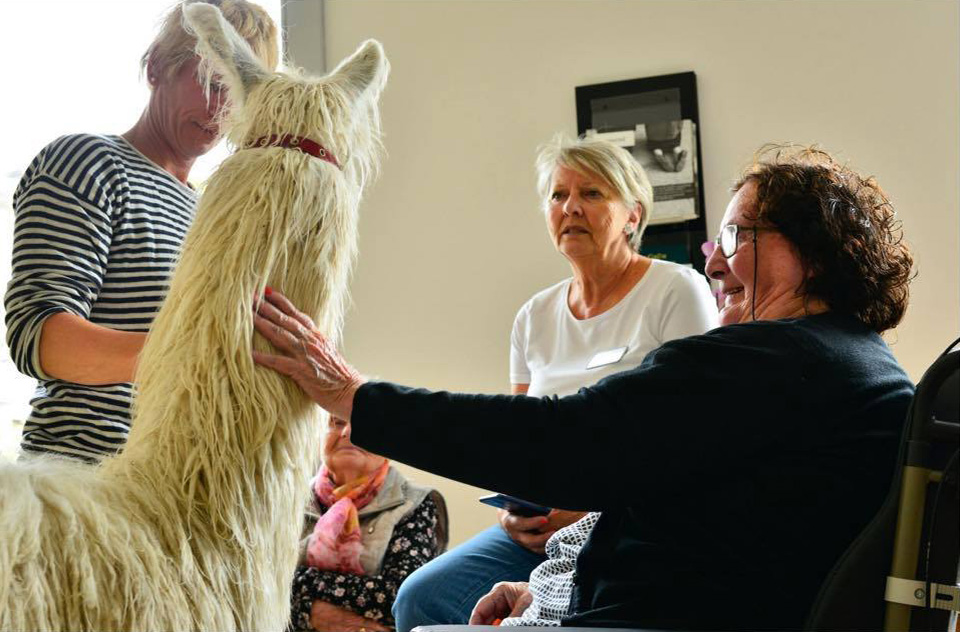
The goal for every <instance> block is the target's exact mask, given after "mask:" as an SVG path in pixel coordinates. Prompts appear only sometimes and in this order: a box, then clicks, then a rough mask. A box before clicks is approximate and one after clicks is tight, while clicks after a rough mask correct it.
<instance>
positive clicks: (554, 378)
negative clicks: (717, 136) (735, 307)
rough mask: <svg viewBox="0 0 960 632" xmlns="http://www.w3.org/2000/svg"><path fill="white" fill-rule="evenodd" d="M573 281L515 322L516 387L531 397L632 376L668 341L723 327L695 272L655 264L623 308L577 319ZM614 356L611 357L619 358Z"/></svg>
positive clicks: (539, 297)
mask: <svg viewBox="0 0 960 632" xmlns="http://www.w3.org/2000/svg"><path fill="white" fill-rule="evenodd" d="M571 281H572V279H566V280H564V281H561V282H560V283H557V284H556V285H554V286H552V287H549V288H547V289H545V290H543V291H541V292H538V293H537V294H535V295H534V296H533V298H531V299H530V300H529V301H527V302H526V303H525V304H524V305H523V307H521V308H520V311H519V312H517V318H516V320H514V323H513V333H512V334H511V337H510V382H511V383H512V384H529V385H530V389H529V390H528V391H527V394H528V395H530V396H532V397H542V396H544V395H558V396H561V397H562V396H564V395H570V394H572V393H576V392H577V391H578V390H579V389H580V388H581V387H584V386H589V385H591V384H595V383H597V382H598V381H600V380H601V379H602V378H604V377H607V376H608V375H613V374H614V373H619V372H621V371H626V370H628V369H632V368H634V367H636V366H638V365H639V364H640V362H641V361H642V360H643V358H644V356H646V355H647V354H648V353H649V352H650V351H652V350H653V349H656V348H657V347H659V346H660V345H662V344H663V343H664V342H667V341H669V340H673V339H675V338H683V337H685V336H693V335H696V334H702V333H704V332H706V331H709V330H710V329H713V328H714V327H717V326H718V324H719V322H718V316H717V306H716V301H715V300H714V298H713V296H712V295H711V293H710V286H709V284H708V283H707V280H706V278H704V276H703V275H702V274H700V273H699V272H697V271H696V270H693V269H692V268H688V267H686V266H682V265H679V264H676V263H671V262H669V261H662V260H658V259H654V260H652V262H651V265H650V268H649V269H647V272H646V274H644V275H643V277H642V278H641V279H640V280H639V281H638V282H637V284H636V285H635V286H633V289H631V290H630V292H629V293H627V295H626V296H624V297H623V298H622V299H620V302H619V303H617V304H616V305H614V306H613V307H612V308H610V309H608V310H607V311H605V312H604V313H602V314H599V315H597V316H594V317H592V318H586V319H584V320H577V319H576V318H574V316H573V314H571V313H570V308H569V307H568V306H567V294H568V292H569V289H570V283H571ZM623 347H626V352H625V353H624V354H623V356H622V357H621V358H620V359H619V360H618V361H616V362H613V363H611V364H606V365H604V366H599V367H597V368H592V369H588V368H587V364H588V363H589V362H590V361H591V359H593V358H594V356H596V355H597V353H599V352H602V351H614V350H616V349H621V348H623ZM618 354H619V352H614V353H613V354H611V355H614V356H615V355H618Z"/></svg>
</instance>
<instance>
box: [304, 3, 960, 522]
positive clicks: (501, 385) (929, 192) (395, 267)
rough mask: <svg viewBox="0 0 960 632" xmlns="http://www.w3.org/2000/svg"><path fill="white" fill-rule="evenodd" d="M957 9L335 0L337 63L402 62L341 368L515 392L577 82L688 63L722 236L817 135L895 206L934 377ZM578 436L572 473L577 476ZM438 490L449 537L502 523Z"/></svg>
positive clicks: (940, 325)
mask: <svg viewBox="0 0 960 632" xmlns="http://www.w3.org/2000/svg"><path fill="white" fill-rule="evenodd" d="M958 17H960V16H958V3H957V2H956V1H954V0H942V1H936V0H931V1H924V0H906V1H892V0H889V1H866V0H855V1H837V0H829V1H797V0H794V1H791V2H785V1H738V0H724V1H715V0H703V1H677V0H670V1H649V2H641V1H633V2H631V1H615V2H611V1H603V0H591V1H583V0H581V1H560V2H545V1H536V0H526V1H524V0H510V1H490V2H480V1H474V2H420V1H417V2H414V1H403V0H386V1H373V0H367V1H365V2H348V1H346V0H329V1H328V2H327V5H326V15H325V22H326V24H325V34H326V56H327V62H328V64H329V65H330V66H332V65H334V64H335V63H336V62H337V61H338V60H340V59H341V58H342V57H344V56H345V55H347V54H348V53H350V52H351V51H352V50H353V49H354V48H355V47H356V46H357V45H358V43H359V42H360V41H362V40H363V39H365V38H368V37H374V38H377V39H379V40H380V41H381V42H382V43H383V44H384V47H385V49H386V51H387V54H388V56H389V57H390V61H391V63H392V65H393V71H392V74H391V78H390V83H389V85H388V87H387V92H386V94H385V96H384V99H383V120H384V127H385V130H386V134H387V136H386V146H387V150H388V152H389V158H388V159H387V161H386V163H385V165H384V171H383V176H382V177H381V179H380V181H379V182H378V183H377V185H376V186H375V187H374V188H373V189H372V190H371V191H370V193H369V196H368V198H367V200H366V202H365V203H364V204H363V206H362V211H361V212H362V220H361V244H360V248H361V250H360V252H361V255H360V259H359V263H358V266H357V270H356V275H355V280H354V284H353V299H354V307H353V309H352V311H351V313H350V314H349V317H348V321H347V322H348V324H347V330H346V343H345V345H346V351H347V356H348V357H349V359H350V360H351V361H353V362H354V363H356V364H357V365H358V367H359V368H360V370H362V371H364V372H367V373H368V374H372V375H374V376H379V377H381V378H384V379H389V380H393V381H398V382H401V383H406V384H410V385H417V386H425V387H430V388H445V389H451V390H463V391H480V392H503V391H505V390H506V389H507V388H508V384H507V382H508V380H507V353H508V334H509V331H510V326H511V324H512V321H513V316H514V313H515V311H516V309H517V308H518V307H519V306H520V305H521V303H522V302H523V301H524V300H526V299H527V298H528V297H529V296H530V295H531V294H532V293H533V292H534V291H536V290H537V289H539V288H542V287H544V286H546V285H548V284H550V283H552V282H554V281H556V280H558V279H559V278H561V277H563V276H564V275H566V274H567V272H568V269H567V267H566V264H565V261H564V260H563V259H562V258H561V257H560V256H559V255H558V254H557V253H556V252H554V250H553V249H552V247H551V245H550V244H549V242H548V240H547V238H546V233H545V229H544V226H543V220H542V218H541V216H540V214H539V212H538V210H537V200H536V197H535V194H534V176H533V169H532V161H533V156H534V150H535V147H536V146H537V145H538V144H539V143H541V142H543V141H545V140H547V139H548V138H549V137H550V136H551V135H552V134H553V133H554V132H556V131H561V130H562V131H566V132H568V133H571V134H572V133H575V132H576V112H575V104H574V87H575V86H577V85H583V84H591V83H599V82H605V81H615V80H620V79H630V78H636V77H645V76H651V75H659V74H665V73H673V72H680V71H686V70H693V71H695V72H696V73H697V80H698V89H699V92H700V116H701V128H702V147H703V171H704V177H705V179H704V183H705V186H706V205H707V223H708V229H709V230H710V231H711V232H712V231H714V230H716V228H717V226H718V223H719V220H720V217H721V215H722V213H723V209H724V206H725V205H726V203H727V200H728V197H729V195H728V193H727V188H728V185H729V183H730V181H731V179H732V178H733V177H734V176H735V174H736V173H737V172H738V170H739V169H740V168H741V167H742V166H744V165H745V164H746V163H747V162H748V161H749V159H750V157H751V154H752V152H753V150H755V149H756V148H757V147H758V146H760V145H761V144H762V143H764V142H766V141H796V142H804V143H812V142H817V143H820V144H821V145H822V146H824V147H825V148H827V149H829V150H831V151H835V152H840V154H841V155H842V156H844V157H845V158H847V159H849V160H851V161H852V162H853V163H854V165H855V166H857V167H859V168H861V169H862V170H864V171H866V172H870V173H872V174H875V175H876V176H877V178H878V180H879V181H880V183H881V184H882V185H883V186H884V187H885V189H886V190H887V191H888V193H889V194H890V195H891V197H892V198H893V200H894V203H895V206H896V208H897V209H898V211H899V213H900V215H901V217H902V219H903V224H904V228H905V234H906V237H907V239H908V241H909V242H910V243H911V244H912V246H913V247H914V249H915V252H916V258H917V264H918V265H917V270H918V274H919V275H918V277H917V279H916V281H915V283H914V285H913V296H912V302H911V307H910V310H909V312H908V314H907V317H906V319H905V321H904V322H903V324H902V325H901V327H899V328H898V330H897V331H896V332H895V333H893V334H892V335H890V336H889V340H890V342H891V343H892V348H893V350H894V352H895V353H896V355H897V357H898V358H899V359H900V361H901V363H902V364H903V365H904V366H905V367H906V369H907V370H908V372H909V373H910V375H911V376H912V377H913V378H914V379H919V377H920V375H921V373H922V371H923V368H924V367H925V366H926V365H927V364H928V363H929V362H930V361H931V360H932V359H933V358H934V357H935V355H936V354H937V353H938V352H939V351H940V350H941V348H942V347H943V346H944V345H945V344H946V343H947V342H948V341H949V340H950V339H952V338H953V337H955V336H957V335H958V330H960V272H958V270H960V260H958V251H960V214H958V205H960V196H958V153H960V152H958V111H960V100H958V72H960V67H958V54H960V50H958V35H960V32H958ZM318 39H319V38H318ZM293 54H294V55H300V59H299V61H300V63H302V64H304V65H306V66H309V65H310V59H309V57H310V53H309V51H308V50H303V51H299V52H298V51H296V50H294V51H293ZM423 440H424V441H426V442H429V441H430V437H424V438H423ZM510 440H511V438H510V437H503V441H510ZM575 445H576V444H575V437H574V438H572V440H571V454H570V455H568V456H567V457H565V458H558V462H557V466H558V467H577V466H578V458H577V454H576V450H575ZM436 449H438V450H450V449H453V450H470V449H471V446H441V445H437V446H436ZM490 456H491V467H497V463H496V455H495V454H491V455H490ZM417 477H418V478H419V479H420V480H429V481H436V480H437V479H435V478H434V477H430V476H427V475H423V474H418V475H417ZM439 485H440V487H441V488H442V490H443V491H444V493H445V494H446V496H447V498H448V501H449V502H450V506H451V515H452V516H453V538H454V540H455V541H459V540H462V539H464V538H465V537H468V536H469V535H470V534H472V533H473V532H475V531H476V530H477V529H479V528H480V527H481V526H484V525H486V524H491V523H492V520H493V517H492V511H487V510H486V509H485V508H483V507H481V506H479V505H478V504H477V503H476V501H475V497H476V496H477V495H478V494H479V491H477V490H472V489H469V488H466V487H465V486H462V485H458V484H453V483H450V482H440V483H439Z"/></svg>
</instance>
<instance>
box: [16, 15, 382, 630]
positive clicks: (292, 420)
mask: <svg viewBox="0 0 960 632" xmlns="http://www.w3.org/2000/svg"><path fill="white" fill-rule="evenodd" d="M184 15H185V22H186V24H187V26H188V28H189V29H190V30H191V31H192V32H193V33H195V34H196V36H197V40H198V44H197V51H198V53H199V54H200V56H201V58H202V61H203V63H202V65H201V69H202V72H203V74H204V77H205V80H206V81H207V85H210V86H215V85H216V83H220V84H222V86H223V87H224V88H225V89H226V96H227V101H228V107H227V109H226V112H227V114H226V115H225V116H226V119H225V121H224V124H225V129H227V130H229V131H228V133H229V137H230V139H231V141H232V142H233V143H234V144H235V146H236V147H237V151H236V153H235V154H234V155H233V156H231V157H230V158H228V159H227V160H226V161H225V162H224V163H223V166H222V167H221V168H220V169H219V170H218V171H217V173H216V174H215V175H214V176H213V177H212V179H211V180H210V183H209V185H208V187H207V189H206V191H205V192H204V194H203V196H202V199H201V201H200V205H199V208H198V209H197V215H196V220H195V222H194V225H193V227H192V229H191V230H190V232H189V234H188V236H187V239H186V242H185V244H184V248H183V254H182V256H181V260H180V262H179V264H178V266H177V268H176V271H175V273H174V275H173V278H172V279H171V283H170V292H169V296H168V298H167V300H166V302H165V303H164V305H163V307H162V308H161V310H160V312H159V313H158V315H157V318H156V320H155V322H154V325H153V328H152V329H151V331H150V334H149V336H148V338H147V343H146V346H145V347H144V350H143V353H142V355H141V357H140V362H139V369H138V373H137V383H138V393H137V396H136V400H135V403H134V414H133V423H132V428H131V432H130V438H129V441H128V443H127V446H126V448H125V450H124V451H123V452H122V453H121V454H119V455H118V456H115V457H112V458H109V459H107V460H105V461H104V462H103V463H102V464H101V465H99V466H96V467H93V466H88V465H83V464H79V463H72V462H65V461H61V460H55V459H53V458H36V459H33V460H30V461H27V462H21V463H17V464H7V465H3V466H0V630H67V629H69V630H197V629H206V630H258V631H259V630H282V629H283V628H284V627H285V626H286V623H287V618H288V609H289V591H290V581H291V578H292V576H293V571H294V568H295V565H296V562H297V553H298V538H299V535H300V533H299V528H298V526H299V525H300V523H301V516H302V514H301V511H302V508H303V506H304V502H303V501H304V497H305V494H306V493H307V492H308V489H307V487H308V486H307V481H308V479H309V477H310V475H311V474H312V473H313V464H314V458H315V455H316V454H317V450H318V446H319V445H320V441H319V435H320V424H319V412H318V409H317V407H316V406H315V405H313V404H312V403H311V402H310V401H308V400H307V398H306V397H305V396H304V395H303V394H302V392H301V391H300V389H298V388H297V387H296V385H294V384H293V383H292V382H291V381H289V380H287V379H286V378H282V377H280V376H279V375H277V374H275V373H274V372H272V371H269V370H266V369H261V368H258V367H256V366H255V365H254V362H253V359H252V357H251V354H250V347H251V337H252V336H254V334H253V313H254V310H253V304H254V302H255V301H256V300H257V297H259V296H261V295H262V293H263V291H264V288H265V286H267V285H272V286H275V287H281V288H283V289H284V291H285V292H286V293H287V294H289V295H290V297H291V299H293V300H294V301H295V302H296V303H297V305H300V306H302V307H305V308H306V309H305V311H306V312H307V313H309V314H310V315H311V316H312V317H313V318H314V320H315V322H316V323H317V326H318V328H319V329H321V330H322V331H324V332H327V333H328V334H329V335H331V336H333V337H334V339H336V338H337V337H338V335H339V330H340V326H341V322H342V317H343V311H344V305H345V297H346V294H347V281H348V276H349V272H350V267H351V265H352V261H353V259H354V256H355V253H356V241H357V206H358V203H359V201H360V196H361V193H362V190H363V188H364V185H365V184H366V183H367V182H368V181H369V180H370V179H371V176H372V175H374V174H375V172H376V168H377V163H378V157H379V153H380V149H381V146H380V122H379V113H378V109H377V101H378V99H379V95H380V92H381V90H382V89H383V86H384V83H385V81H386V77H387V73H388V64H387V61H386V58H385V57H384V55H383V51H382V49H381V47H380V45H379V44H378V43H376V42H374V41H369V42H367V43H365V44H364V45H362V46H361V47H360V49H359V50H358V51H357V52H356V53H355V54H354V55H353V56H351V57H350V58H348V59H346V60H345V61H343V62H342V63H341V64H340V65H339V66H338V67H337V69H336V70H334V71H333V73H331V74H330V75H328V76H327V77H324V78H310V77H306V76H301V75H300V74H299V73H297V72H290V73H288V74H274V73H271V72H268V71H267V70H265V69H264V68H262V66H261V65H260V64H259V62H258V61H257V59H256V58H255V57H254V55H253V53H252V52H251V51H250V50H249V48H248V47H247V45H246V43H245V42H244V41H243V40H242V39H241V38H240V37H239V36H238V35H237V34H236V32H234V31H233V29H232V28H231V27H230V26H229V25H228V24H227V22H226V21H225V20H224V19H223V18H222V16H221V15H220V12H219V11H218V10H217V9H216V8H214V7H212V6H210V5H207V4H193V5H189V6H187V7H186V8H185V10H184ZM254 337H255V340H254V347H255V348H258V349H261V350H266V349H268V344H267V343H266V341H265V340H263V339H262V338H260V337H259V336H254Z"/></svg>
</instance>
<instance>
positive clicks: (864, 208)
mask: <svg viewBox="0 0 960 632" xmlns="http://www.w3.org/2000/svg"><path fill="white" fill-rule="evenodd" d="M764 156H769V158H767V159H765V158H764ZM745 187H746V188H747V189H748V191H747V192H745V195H746V196H747V197H751V198H752V199H753V201H754V204H753V207H752V209H751V210H750V211H749V212H748V213H747V219H748V220H749V221H750V229H749V231H748V233H749V235H750V236H751V237H752V238H753V240H754V241H753V243H754V246H755V247H756V244H757V234H758V232H760V231H763V230H773V231H775V232H777V233H779V234H780V235H782V236H783V238H784V239H786V240H787V241H788V242H790V244H791V245H792V246H793V247H794V248H795V250H796V253H797V255H798V256H799V258H800V264H801V267H802V270H803V279H802V280H801V281H800V284H799V285H798V286H797V288H796V290H797V294H798V295H799V296H803V297H804V298H805V299H806V301H807V302H809V303H822V304H823V306H825V307H826V308H829V309H830V310H832V311H835V312H842V313H844V314H850V315H852V316H855V317H856V318H857V319H858V320H860V321H861V322H863V323H864V324H865V325H867V326H869V327H871V328H872V329H873V330H874V331H876V332H878V333H880V332H884V331H886V330H888V329H892V328H893V327H896V325H897V323H899V322H900V319H901V318H902V317H903V313H904V312H905V311H906V308H907V299H908V296H909V293H908V283H909V281H910V279H911V268H912V265H913V257H912V256H911V254H910V251H909V249H908V248H907V247H906V245H905V244H904V243H903V241H902V236H901V233H900V222H899V221H898V220H897V219H896V213H895V212H894V210H893V205H892V204H891V203H890V200H889V199H888V198H887V196H886V194H885V193H884V192H883V189H881V188H880V185H879V184H877V181H876V180H875V179H874V178H872V177H869V178H864V177H863V176H861V175H860V174H858V173H856V172H855V171H853V170H851V169H850V168H848V167H847V166H845V165H843V164H841V163H839V162H837V161H836V160H835V159H834V158H833V157H832V156H830V154H828V153H827V152H825V151H822V150H820V149H816V148H801V149H792V148H786V147H777V146H771V147H768V148H765V149H762V150H761V151H760V152H759V153H758V157H757V160H756V161H755V163H754V165H753V166H752V167H751V168H750V169H748V170H747V171H746V172H745V173H744V175H743V176H742V177H741V178H740V180H739V181H738V182H737V183H736V185H734V187H733V190H734V191H735V192H739V191H741V190H742V189H744V188H745ZM738 232H739V231H738V225H737V224H736V223H730V222H725V223H724V224H723V229H722V230H721V233H720V236H719V237H718V238H717V241H716V242H715V243H716V244H718V245H723V243H726V244H727V246H726V247H727V248H729V249H730V250H731V251H736V246H735V245H733V244H734V243H735V242H736V240H738V239H739V237H738ZM704 246H705V253H704V254H707V255H708V256H709V253H711V252H712V251H713V250H714V245H713V244H705V245H704ZM755 263H756V261H755ZM756 283H757V280H756V279H755V280H754V284H756ZM752 300H753V299H752V298H751V301H752ZM808 307H809V308H810V309H814V310H816V311H822V308H821V307H816V306H808ZM753 309H755V305H753V303H751V310H753ZM751 317H752V319H753V320H756V318H755V317H754V316H753V314H752V311H751Z"/></svg>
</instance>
